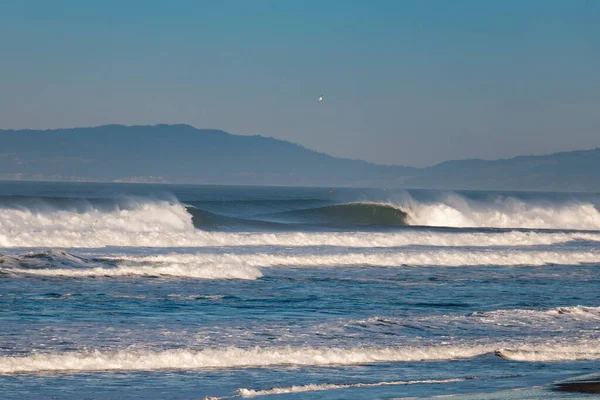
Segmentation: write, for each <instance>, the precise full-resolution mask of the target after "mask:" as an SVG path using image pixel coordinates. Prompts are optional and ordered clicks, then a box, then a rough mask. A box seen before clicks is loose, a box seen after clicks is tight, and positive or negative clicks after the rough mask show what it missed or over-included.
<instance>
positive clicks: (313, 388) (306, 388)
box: [238, 377, 474, 397]
mask: <svg viewBox="0 0 600 400" xmlns="http://www.w3.org/2000/svg"><path fill="white" fill-rule="evenodd" d="M468 379H474V378H472V377H469V378H448V379H423V380H412V381H387V382H386V381H384V382H375V383H341V384H340V383H321V384H309V385H298V386H289V387H275V388H270V389H263V390H256V389H244V388H241V389H238V393H239V396H241V397H258V396H268V395H273V394H286V393H304V392H317V391H323V390H335V389H349V388H364V387H376V386H395V385H427V384H440V383H453V382H463V381H466V380H468Z"/></svg>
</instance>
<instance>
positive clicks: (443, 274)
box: [0, 182, 600, 399]
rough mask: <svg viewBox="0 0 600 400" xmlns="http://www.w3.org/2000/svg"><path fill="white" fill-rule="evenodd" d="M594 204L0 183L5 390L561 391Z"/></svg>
mask: <svg viewBox="0 0 600 400" xmlns="http://www.w3.org/2000/svg"><path fill="white" fill-rule="evenodd" d="M599 204H600V196H599V195H595V194H557V193H508V192H447V191H446V192H437V191H417V190H412V191H411V190H409V191H404V190H382V189H335V188H334V190H333V194H331V195H330V194H329V188H273V187H270V188H257V187H219V186H171V185H128V184H83V183H77V184H76V183H69V184H67V183H15V182H13V183H11V182H0V395H1V397H2V398H3V399H25V398H27V399H29V398H32V399H35V398H39V399H45V398H60V399H83V398H89V399H123V398H144V399H163V398H170V399H205V398H219V399H231V398H254V397H256V398H265V399H396V398H410V397H424V398H427V397H435V396H447V395H450V396H452V395H454V396H457V397H459V398H462V397H464V398H473V399H475V398H489V399H493V398H550V397H553V398H575V397H577V396H575V395H573V394H565V393H558V392H553V391H551V388H552V384H553V383H555V382H560V381H563V380H568V379H573V378H577V377H580V376H583V375H586V374H593V373H597V372H599V367H600V299H599V298H600V296H599V293H600V291H599V289H600V278H599V273H598V271H599V269H598V267H599V265H600V246H599V244H600V212H599V211H598V205H599ZM580 397H582V398H585V395H581V396H580Z"/></svg>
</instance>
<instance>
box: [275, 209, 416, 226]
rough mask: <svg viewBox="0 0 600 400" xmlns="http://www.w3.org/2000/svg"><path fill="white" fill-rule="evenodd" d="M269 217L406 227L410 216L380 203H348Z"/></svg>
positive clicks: (344, 224) (303, 221) (330, 223)
mask: <svg viewBox="0 0 600 400" xmlns="http://www.w3.org/2000/svg"><path fill="white" fill-rule="evenodd" d="M268 217H270V218H273V219H276V220H282V221H293V222H301V223H312V224H323V225H334V226H351V225H378V226H405V225H408V223H407V219H408V215H407V214H406V213H405V212H404V211H402V210H400V209H399V208H396V207H393V206H391V205H387V204H379V203H348V204H337V205H331V206H324V207H316V208H308V209H303V210H294V211H287V212H281V213H274V214H270V215H269V216H268Z"/></svg>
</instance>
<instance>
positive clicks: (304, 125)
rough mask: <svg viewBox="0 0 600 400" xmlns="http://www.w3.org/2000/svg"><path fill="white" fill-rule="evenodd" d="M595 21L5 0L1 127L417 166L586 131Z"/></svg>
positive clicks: (592, 114)
mask: <svg viewBox="0 0 600 400" xmlns="http://www.w3.org/2000/svg"><path fill="white" fill-rule="evenodd" d="M599 21H600V1H595V0H588V1H586V0H573V1H567V0H561V1H553V0H539V1H534V0H519V1H516V0H512V1H511V0H508V1H507V0H503V1H491V0H490V1H480V0H479V1H461V0H456V1H446V0H439V1H434V0H414V1H400V0H398V1H385V0H379V1H366V0H365V1H352V0H347V1H341V0H340V1H334V0H320V1H310V0H307V1H294V2H292V1H278V0H273V1H266V0H253V1H242V0H239V1H233V0H222V1H173V2H166V1H154V0H146V1H110V0H105V1H74V0H64V1H57V0H44V1H42V0H40V1H27V0H20V1H17V0H14V1H11V0H6V1H3V2H1V3H0V128H5V129H8V128H58V127H74V126H95V125H103V124H112V123H122V124H156V123H187V124H190V125H193V126H196V127H198V128H218V129H223V130H226V131H229V132H232V133H239V134H262V135H266V136H273V137H276V138H280V139H285V140H290V141H293V142H296V143H300V144H302V145H304V146H306V147H308V148H311V149H315V150H319V151H323V152H327V153H329V154H333V155H336V156H342V157H350V158H359V159H365V160H368V161H373V162H378V163H384V164H400V165H417V166H423V165H431V164H433V163H436V162H439V161H443V160H447V159H459V158H475V157H477V158H503V157H510V156H514V155H520V154H543V153H549V152H555V151H561V150H574V149H582V148H593V147H596V146H600V74H598V72H597V71H600V23H599ZM320 94H323V95H324V96H325V101H324V103H322V104H320V105H319V104H317V101H316V100H317V97H318V96H319V95H320Z"/></svg>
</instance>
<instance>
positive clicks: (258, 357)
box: [0, 341, 600, 374]
mask: <svg viewBox="0 0 600 400" xmlns="http://www.w3.org/2000/svg"><path fill="white" fill-rule="evenodd" d="M494 352H495V353H496V354H497V355H498V356H499V357H501V358H504V359H508V360H514V361H529V362H547V361H577V360H597V359H600V343H598V342H597V341H595V342H591V341H590V342H584V343H577V344H564V345H561V344H538V345H517V346H515V347H506V345H502V344H488V345H456V346H449V345H448V346H424V347H396V348H362V347H357V348H308V347H281V348H260V347H255V348H250V349H241V348H225V349H204V350H189V349H179V350H165V351H149V350H139V351H136V350H119V351H105V352H101V351H88V352H72V353H58V354H48V353H40V354H32V355H28V356H19V357H12V356H2V357H0V374H15V373H45V372H55V373H60V372H62V373H77V372H93V371H151V370H162V369H174V370H196V369H207V368H247V367H274V366H319V365H320V366H327V365H356V364H371V363H385V362H420V361H441V360H458V359H466V358H473V357H478V356H481V355H484V354H491V353H494Z"/></svg>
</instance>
